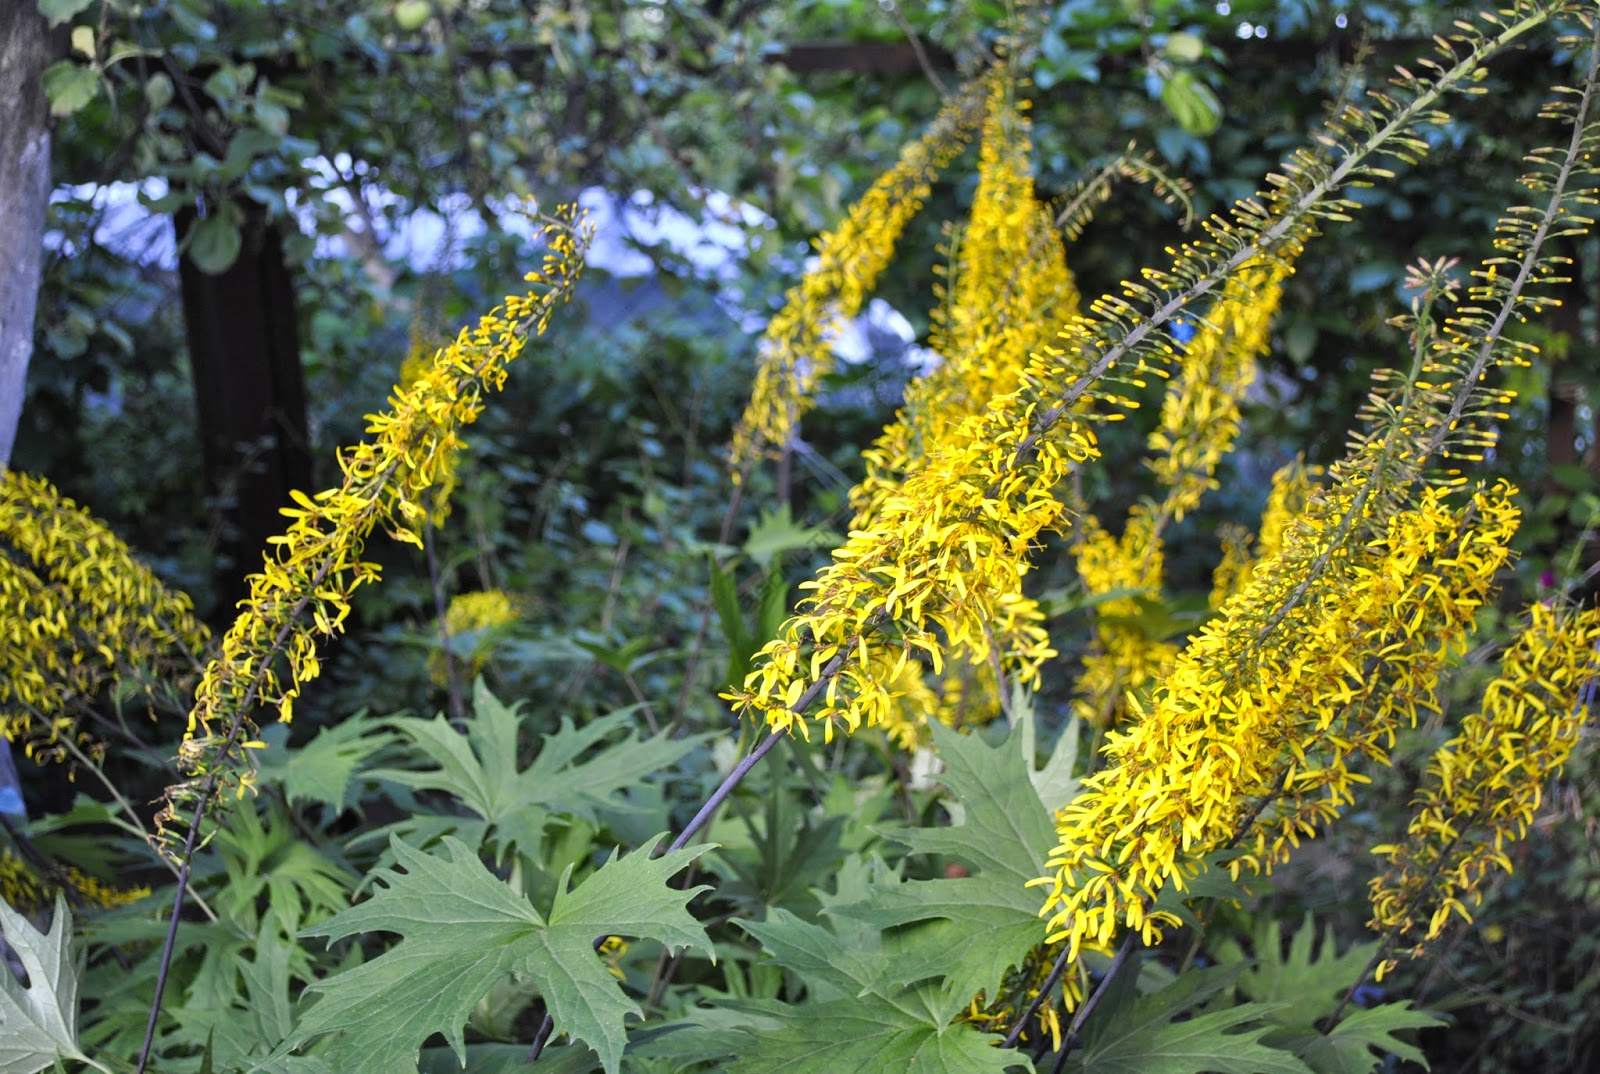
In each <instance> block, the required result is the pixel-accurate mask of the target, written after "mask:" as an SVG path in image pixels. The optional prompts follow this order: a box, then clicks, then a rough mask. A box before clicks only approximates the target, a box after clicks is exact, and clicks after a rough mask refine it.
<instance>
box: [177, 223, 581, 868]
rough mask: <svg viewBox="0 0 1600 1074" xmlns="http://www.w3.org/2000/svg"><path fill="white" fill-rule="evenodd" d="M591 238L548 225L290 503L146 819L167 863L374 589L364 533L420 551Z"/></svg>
mask: <svg viewBox="0 0 1600 1074" xmlns="http://www.w3.org/2000/svg"><path fill="white" fill-rule="evenodd" d="M591 230H592V229H590V228H589V227H588V226H587V225H586V224H585V222H584V221H583V220H582V218H581V217H580V216H579V214H578V213H577V210H576V209H574V208H570V207H569V208H565V209H563V210H561V211H560V212H559V213H558V215H557V217H556V218H554V219H548V220H546V221H545V228H544V231H543V232H542V235H543V239H544V242H545V245H546V252H545V255H544V261H543V264H542V266H541V267H540V268H539V269H538V270H537V271H534V272H530V273H528V275H527V277H526V280H527V282H528V283H529V284H530V285H531V286H530V287H529V289H528V290H527V291H526V292H525V293H523V294H520V295H508V296H507V297H506V299H505V302H504V304H503V305H502V306H501V307H499V308H497V309H495V310H493V311H491V312H490V313H488V314H485V315H484V316H483V317H481V318H480V319H479V320H478V323H477V324H476V325H475V326H474V327H472V328H469V329H462V331H461V333H460V334H459V335H458V336H457V337H456V340H455V342H453V343H452V344H450V346H449V347H446V348H444V349H443V350H440V351H439V352H438V353H437V354H436V355H435V356H434V359H433V363H432V365H431V366H430V367H429V368H427V369H425V370H423V371H422V372H421V373H420V374H419V375H418V376H417V378H416V380H415V381H414V382H413V383H412V384H411V385H410V386H409V387H407V388H406V389H405V390H403V391H400V390H397V391H396V392H395V393H394V395H393V396H391V398H390V400H389V402H390V404H391V409H390V410H388V411H386V412H383V413H379V414H371V415H368V417H367V421H368V424H367V432H368V434H369V437H368V439H366V440H364V441H362V442H360V443H358V444H356V445H355V446H354V447H351V448H348V449H346V450H345V451H343V452H342V453H341V455H340V457H339V466H340V469H341V470H342V471H343V474H344V480H343V481H342V483H341V484H340V485H339V487H337V488H332V489H328V490H326V491H324V492H320V493H318V494H317V495H316V496H315V497H312V496H307V495H305V494H304V493H300V492H296V493H294V494H293V498H294V500H295V504H296V506H295V507H292V508H285V509H284V512H283V513H284V514H285V515H286V516H288V517H289V518H290V519H291V520H292V521H291V522H290V525H289V528H288V530H287V531H286V532H285V534H284V535H283V536H281V537H275V538H272V539H271V543H272V548H271V550H270V551H269V552H268V554H267V555H266V556H265V557H264V562H263V565H262V570H261V571H260V573H258V574H254V575H251V576H250V579H249V582H250V594H249V596H247V597H246V598H245V599H244V600H242V601H240V609H241V610H240V614H239V616H238V618H237V619H235V621H234V624H233V626H232V628H230V629H229V631H228V633H227V635H226V636H225V637H224V638H223V640H222V652H221V655H220V656H219V657H218V658H217V659H216V660H214V661H212V663H211V664H210V666H209V667H207V668H206V671H205V674H204V676H203V677H202V679H201V682H200V687H199V690H198V691H197V693H196V697H195V706H194V709H193V711H192V712H191V713H190V716H189V729H188V734H187V736H186V737H185V740H184V743H183V745H182V747H181V748H180V750H179V754H178V765H179V769H180V771H182V772H183V773H184V774H185V775H186V776H188V777H189V778H188V779H187V780H186V781H185V782H183V783H180V784H178V785H177V786H175V787H169V788H168V789H167V796H166V804H165V807H164V808H163V810H162V812H161V813H160V814H159V815H158V816H157V821H158V824H159V825H161V827H162V833H161V834H162V836H163V838H164V839H165V840H166V841H167V843H168V844H169V846H168V849H170V844H171V843H172V842H174V841H175V839H176V836H175V833H174V830H173V827H172V825H173V824H174V822H175V821H177V819H178V809H179V807H180V806H182V805H184V804H186V803H198V805H199V806H200V807H201V808H202V809H205V808H210V806H211V804H212V803H213V802H214V801H215V800H216V799H217V798H218V797H219V796H220V794H221V793H222V792H224V791H230V790H231V791H232V792H234V793H235V794H237V795H242V794H243V793H244V789H245V787H246V786H247V785H248V783H249V781H250V778H251V773H250V771H249V766H248V761H247V755H246V752H245V751H247V750H248V749H251V748H254V747H256V745H257V744H256V743H254V742H252V741H250V740H251V739H252V738H253V737H254V734H253V732H254V728H255V724H254V717H255V714H256V711H257V710H258V709H260V708H270V709H273V710H275V711H276V712H277V715H278V718H279V719H281V720H284V721H288V720H289V719H290V718H291V717H292V715H293V711H294V701H295V698H296V697H298V696H299V694H300V690H301V688H302V687H303V685H304V684H305V683H306V682H307V681H309V680H311V679H314V678H316V677H317V675H318V673H319V672H320V670H321V665H320V662H319V660H318V657H317V641H316V639H317V638H318V637H328V636H331V635H333V634H336V633H338V632H339V631H341V630H342V629H343V625H344V621H345V618H346V617H347V616H348V615H349V614H350V602H351V600H352V599H353V597H354V595H355V592H356V590H357V589H359V588H360V587H361V586H362V585H365V584H366V583H368V582H371V581H374V580H376V579H377V577H378V566H377V564H375V563H371V562H368V561H366V560H364V559H363V558H362V553H363V548H364V545H365V542H366V540H367V538H368V537H369V536H370V535H371V534H372V531H373V530H374V529H377V528H378V527H382V528H383V529H384V530H385V531H387V532H388V533H389V535H390V536H391V537H393V538H395V539H396V540H399V541H403V542H406V543H410V544H415V545H419V546H420V544H421V538H419V537H418V536H417V529H418V527H419V525H420V523H421V521H422V520H423V519H424V518H425V517H426V516H427V514H428V513H429V512H430V511H431V510H435V509H436V508H437V504H436V502H435V500H434V498H433V496H432V491H433V490H434V489H435V488H436V487H437V485H438V484H439V482H440V481H441V479H442V478H443V477H444V475H446V474H448V473H449V472H450V468H451V465H452V460H453V457H454V455H455V453H456V451H457V450H458V449H459V447H460V445H461V439H460V433H461V429H462V428H463V427H464V426H466V425H469V424H471V423H472V422H474V421H476V420H477V417H478V415H479V413H481V412H482V410H483V406H484V403H483V396H484V394H485V393H486V392H491V391H498V390H499V389H500V388H501V386H502V385H503V384H504V383H505V379H506V375H507V369H506V367H507V365H508V364H509V363H510V362H511V361H512V360H513V359H514V358H516V357H517V355H518V354H519V353H521V351H522V347H523V345H524V343H525V342H526V340H527V338H528V337H529V336H530V335H533V336H538V335H541V334H543V332H544V331H545V329H546V327H547V326H548V325H549V321H550V317H551V314H552V313H553V312H554V310H555V309H556V307H557V306H559V305H560V304H562V303H563V302H565V301H566V300H567V299H568V298H569V297H570V296H571V294H572V289H573V287H574V286H575V285H576V283H577V279H578V275H579V273H580V271H581V269H582V266H583V256H584V252H585V249H586V248H587V243H588V239H589V236H590V233H591Z"/></svg>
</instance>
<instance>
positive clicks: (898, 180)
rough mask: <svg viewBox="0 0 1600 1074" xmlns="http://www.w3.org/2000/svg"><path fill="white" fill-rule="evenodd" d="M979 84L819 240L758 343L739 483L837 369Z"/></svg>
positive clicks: (733, 457) (733, 463)
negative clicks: (840, 340) (849, 334)
mask: <svg viewBox="0 0 1600 1074" xmlns="http://www.w3.org/2000/svg"><path fill="white" fill-rule="evenodd" d="M978 85H980V84H973V85H969V86H966V87H963V88H962V90H961V91H960V92H959V93H957V94H956V96H955V97H954V98H952V100H951V101H950V103H949V104H947V105H946V106H945V107H944V109H943V110H942V111H941V112H940V113H939V115H938V117H937V118H935V119H934V121H933V123H931V124H930V125H929V127H928V129H927V132H926V133H924V134H923V136H922V137H921V138H919V139H918V140H917V141H915V142H912V143H910V144H909V145H907V146H906V147H905V148H904V149H903V150H901V152H900V159H899V161H898V162H897V163H896V164H895V166H894V167H893V168H891V169H889V170H888V171H887V172H885V173H884V174H883V175H882V176H880V177H879V178H878V180H877V182H875V183H873V184H872V186H871V187H870V188H869V189H868V190H867V192H866V193H865V194H863V195H862V196H861V199H860V200H859V201H857V202H856V203H855V204H854V205H852V206H851V207H850V211H849V212H848V213H847V214H846V215H845V218H844V220H843V221H841V222H840V224H839V226H838V227H837V228H836V229H835V230H833V231H832V232H828V233H826V234H823V235H822V236H820V237H819V238H818V239H817V241H816V247H817V255H816V256H817V263H816V266H815V267H814V268H812V269H810V270H809V271H807V272H806V274H805V276H804V277H802V278H801V280H800V283H799V284H798V285H796V286H795V287H793V288H790V290H789V293H788V295H787V296H786V298H785V302H784V306H783V309H781V310H780V311H779V312H778V314H777V315H776V316H774V317H773V318H772V320H771V321H770V322H768V324H767V329H766V332H765V334H764V335H763V337H762V346H761V360H760V361H761V364H760V366H759V367H758V368H757V370H756V378H755V385H754V387H753V389H752V391H751V397H750V403H749V405H748V406H747V407H746V408H745V412H744V416H743V417H741V418H740V419H739V423H738V425H737V427H736V428H735V429H734V434H733V447H732V452H731V454H730V457H729V460H728V464H729V466H730V468H731V469H732V472H733V478H734V481H735V482H736V483H737V482H738V481H739V480H741V475H742V473H743V470H744V469H745V467H747V466H748V465H749V464H750V463H751V462H753V461H754V460H755V459H757V458H758V457H760V456H761V454H762V453H763V452H765V451H767V450H769V449H773V448H782V447H783V446H784V445H786V444H787V443H788V442H789V439H790V437H792V436H793V435H794V431H795V429H796V428H797V427H798V426H799V423H800V416H801V414H802V413H803V412H804V411H805V410H807V409H809V408H810V407H811V406H812V405H813V402H814V399H815V395H816V389H817V385H818V383H819V382H820V381H821V379H822V377H823V376H824V375H826V374H827V372H828V370H830V369H831V368H832V365H833V360H832V359H833V354H832V337H833V335H834V333H835V332H836V331H837V329H838V327H839V326H840V325H842V324H843V323H844V322H846V321H848V320H850V319H851V318H853V317H855V316H856V315H857V314H858V313H860V312H861V307H862V304H863V302H865V300H866V296H867V295H868V294H870V293H871V291H872V288H873V285H874V284H875V283H876V282H877V279H878V275H879V274H880V273H882V272H883V270H884V268H885V267H886V266H887V265H888V264H889V259H890V258H891V257H892V256H893V255H894V248H895V243H896V242H898V241H899V239H900V234H901V232H903V231H904V230H905V227H906V224H907V223H908V222H909V221H910V220H911V218H912V217H913V216H915V215H916V214H917V211H918V210H919V209H921V208H922V201H923V199H924V198H926V197H927V196H928V191H929V190H930V189H931V188H932V186H933V181H934V179H935V178H937V176H938V174H939V172H940V171H941V170H942V169H943V168H944V166H945V165H946V164H948V163H949V161H950V159H951V158H952V157H954V156H955V155H956V154H957V153H958V152H960V151H961V149H962V147H963V146H964V145H965V142H966V138H967V133H968V131H969V130H970V129H971V127H972V124H973V123H974V122H976V118H977V112H978V102H979V101H980V100H981V96H980V94H979V93H978V88H977V87H978Z"/></svg>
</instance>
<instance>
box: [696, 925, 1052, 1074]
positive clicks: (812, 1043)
mask: <svg viewBox="0 0 1600 1074" xmlns="http://www.w3.org/2000/svg"><path fill="white" fill-rule="evenodd" d="M743 927H744V928H745V930H746V931H748V932H749V933H750V934H751V935H752V936H755V937H756V938H757V939H758V940H760V941H761V945H762V947H763V948H765V949H766V951H767V953H768V955H769V956H770V957H771V959H772V960H773V962H775V963H777V964H778V965H781V966H786V967H788V968H789V969H792V970H794V971H796V973H797V974H798V975H799V976H800V977H801V978H802V979H803V980H805V982H806V986H807V989H808V992H809V993H810V994H811V995H812V996H813V997H816V999H815V1001H812V1002H805V1003H800V1004H796V1005H794V1006H791V1007H788V1008H785V1009H782V1010H773V1009H770V1008H769V1009H767V1010H765V1011H763V1012H762V1013H763V1015H765V1016H766V1017H768V1018H769V1019H770V1018H771V1017H774V1016H775V1017H776V1018H777V1019H778V1020H779V1022H780V1025H779V1027H778V1028H776V1029H772V1028H766V1029H764V1030H763V1031H762V1032H759V1033H751V1034H750V1035H749V1038H748V1043H747V1044H746V1045H745V1046H744V1047H742V1048H740V1050H739V1053H738V1057H737V1058H736V1059H734V1060H732V1061H731V1062H729V1063H728V1065H727V1068H726V1069H727V1070H728V1071H729V1072H730V1074H769V1072H771V1074H777V1072H779V1071H781V1072H783V1074H838V1072H840V1071H869V1070H870V1071H879V1070H917V1071H923V1070H929V1071H941V1072H944V1074H1001V1072H1003V1071H1006V1070H1009V1069H1013V1068H1018V1067H1026V1065H1027V1064H1026V1063H1025V1062H1024V1060H1023V1057H1022V1056H1020V1055H1018V1054H1017V1053H1016V1052H1013V1051H1007V1050H1004V1049H1000V1048H996V1047H995V1046H994V1045H995V1043H996V1042H997V1041H998V1040H999V1038H998V1037H997V1036H995V1035H994V1034H990V1033H984V1032H981V1031H979V1030H978V1029H975V1028H974V1027H973V1026H971V1025H969V1024H967V1023H965V1022H957V1021H955V1020H954V1018H955V1015H956V1014H958V1013H959V1012H960V1010H961V1009H962V1008H963V1007H964V1006H965V999H964V998H962V997H957V998H952V997H951V994H950V993H948V992H946V991H944V990H941V989H939V988H937V987H935V986H932V985H923V986H921V987H918V988H905V987H901V986H899V985H897V984H895V983H894V977H895V976H896V974H895V973H894V972H893V967H894V965H895V963H896V961H897V959H898V957H899V954H900V952H899V951H898V950H897V949H896V947H895V945H894V944H893V943H892V942H882V941H881V937H879V936H878V935H877V934H876V933H874V932H870V931H868V930H866V929H863V928H862V927H861V926H859V925H852V924H851V923H848V922H847V923H845V924H844V927H843V931H842V934H841V933H836V932H833V931H830V930H829V929H826V928H823V927H821V926H819V925H813V924H811V923H810V922H807V921H802V920H800V919H799V918H798V917H796V916H794V915H793V914H791V913H789V912H788V911H786V910H776V911H774V912H773V914H772V917H771V918H769V919H768V920H767V921H764V922H745V923H744V924H743Z"/></svg>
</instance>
